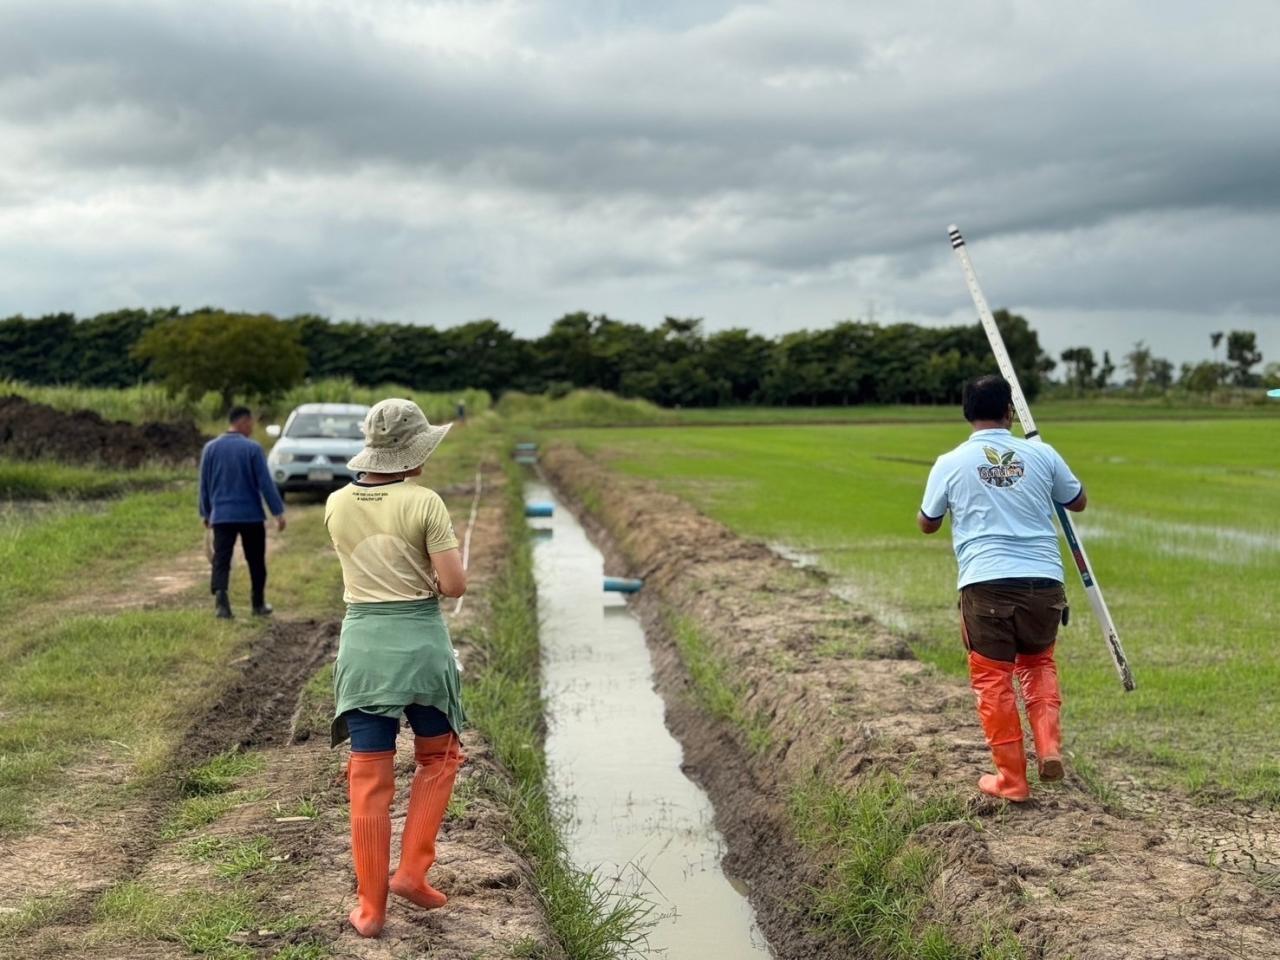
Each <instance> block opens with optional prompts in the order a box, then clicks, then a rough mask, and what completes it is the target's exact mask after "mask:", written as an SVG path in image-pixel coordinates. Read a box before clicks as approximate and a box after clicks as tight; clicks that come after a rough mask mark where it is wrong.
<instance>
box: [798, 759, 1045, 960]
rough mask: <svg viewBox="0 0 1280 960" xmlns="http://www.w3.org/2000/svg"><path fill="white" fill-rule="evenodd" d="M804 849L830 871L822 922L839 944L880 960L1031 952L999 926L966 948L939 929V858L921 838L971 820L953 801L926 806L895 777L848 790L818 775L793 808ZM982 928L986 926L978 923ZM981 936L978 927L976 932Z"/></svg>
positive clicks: (1007, 957)
mask: <svg viewBox="0 0 1280 960" xmlns="http://www.w3.org/2000/svg"><path fill="white" fill-rule="evenodd" d="M787 814H788V818H789V820H790V822H791V824H792V827H793V829H794V830H795V833H796V836H797V838H798V840H799V842H800V844H801V845H802V846H804V847H806V848H807V849H808V850H809V851H810V852H811V854H812V855H814V856H816V857H818V858H819V859H820V860H821V861H822V862H823V863H824V864H825V869H824V873H825V881H824V883H823V884H822V885H821V886H820V887H819V889H817V890H816V891H814V893H815V899H814V907H815V912H816V913H817V915H818V916H819V918H820V920H821V923H822V925H823V927H824V928H825V929H826V930H827V931H828V933H829V934H831V935H834V936H836V937H839V938H841V939H843V940H845V941H846V942H848V943H849V944H850V945H851V946H853V947H856V948H858V950H859V954H858V955H859V956H864V955H869V956H871V957H873V958H876V960H918V958H924V960H1022V958H1023V957H1024V953H1023V950H1022V948H1021V946H1020V945H1019V944H1018V942H1017V940H1016V938H1014V937H1013V935H1012V934H1011V933H1009V932H1008V931H1007V930H1005V929H1004V928H1002V927H999V926H998V925H994V926H991V927H990V928H989V929H988V930H985V931H983V933H982V935H981V937H980V938H970V939H960V938H959V937H958V936H957V934H956V933H955V932H953V931H951V930H949V929H948V928H947V927H945V926H944V925H943V924H942V923H940V922H938V921H937V920H935V919H932V918H931V917H930V916H929V913H928V905H929V902H930V900H931V899H932V895H931V888H932V887H933V884H934V882H935V881H936V880H937V877H938V872H939V866H940V864H939V856H938V854H937V853H936V852H935V851H934V850H933V849H932V848H930V847H929V846H928V845H927V844H923V843H919V842H916V840H915V839H914V838H915V835H916V833H917V831H919V830H920V829H921V828H922V827H925V826H927V825H928V824H932V823H946V822H950V821H956V820H962V819H964V816H965V812H964V804H963V802H962V801H961V800H960V798H959V797H958V796H957V795H955V794H953V793H945V794H938V795H934V796H926V797H919V796H914V795H912V794H911V793H909V792H908V791H907V788H906V787H905V786H904V785H903V782H902V781H901V780H899V779H898V778H896V777H893V776H891V775H888V774H880V775H877V776H874V777H870V778H867V779H865V780H864V781H862V782H861V783H860V784H859V785H858V786H857V787H856V788H854V789H851V790H850V789H842V788H840V787H837V786H835V785H834V784H833V783H832V782H831V781H830V780H827V779H825V778H824V777H822V776H820V775H818V774H814V775H812V776H810V777H809V778H808V779H807V780H805V781H802V782H800V783H798V784H796V785H795V786H794V787H793V788H792V791H791V795H790V797H789V798H788V804H787ZM974 919H975V920H976V919H977V918H974ZM978 927H979V924H978V923H976V922H975V923H973V924H972V925H971V926H970V930H974V929H976V928H978Z"/></svg>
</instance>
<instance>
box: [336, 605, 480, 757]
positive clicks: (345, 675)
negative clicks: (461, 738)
mask: <svg viewBox="0 0 1280 960" xmlns="http://www.w3.org/2000/svg"><path fill="white" fill-rule="evenodd" d="M333 699H334V704H335V706H334V718H333V725H332V727H331V731H330V740H331V744H332V746H335V747H336V746H337V745H338V744H340V743H342V741H344V740H346V739H347V738H348V737H349V736H350V733H349V732H348V731H347V722H346V720H344V719H343V717H342V715H343V714H344V713H346V712H347V711H348V710H356V709H359V710H363V711H365V712H366V713H374V714H379V715H381V716H384V717H398V716H400V714H401V713H402V712H403V711H404V708H405V707H406V706H408V705H409V704H411V703H416V704H419V705H421V706H424V707H435V708H436V709H437V710H439V711H440V712H441V713H443V714H444V715H445V716H446V717H448V718H449V724H450V725H451V726H452V727H453V729H454V731H455V732H457V733H461V732H462V727H463V724H465V723H466V719H467V718H466V714H465V713H464V712H463V710H462V677H461V676H460V675H459V673H458V662H457V660H456V659H455V658H454V655H453V643H452V642H451V641H450V640H449V627H448V626H447V625H446V624H445V622H444V618H443V617H442V616H441V615H440V604H439V603H438V602H437V601H436V600H435V599H434V598H432V599H429V600H404V601H393V602H387V603H351V604H348V605H347V615H346V617H344V618H343V620H342V636H341V639H340V640H339V642H338V662H337V663H336V664H335V665H334V669H333Z"/></svg>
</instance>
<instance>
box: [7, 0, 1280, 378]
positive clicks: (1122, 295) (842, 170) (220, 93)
mask: <svg viewBox="0 0 1280 960" xmlns="http://www.w3.org/2000/svg"><path fill="white" fill-rule="evenodd" d="M1278 51H1280V9H1277V8H1276V7H1275V6H1274V5H1273V4H1268V3H1265V2H1255V3H1244V2H1235V3H1226V4H1220V5H1215V6H1214V7H1213V8H1212V10H1211V11H1208V12H1206V8H1204V7H1203V5H1198V4H1191V3H1181V4H1178V3H1173V4H1163V5H1160V6H1159V7H1158V8H1157V7H1156V6H1154V5H1150V4H1140V3H1132V4H1101V3H1084V4H1079V5H1075V6H1073V7H1072V8H1071V10H1070V11H1064V10H1052V9H1049V8H1048V7H1047V5H1043V4H1034V3H1018V2H988V3H983V2H978V3H973V4H968V5H964V6H963V7H957V6H954V5H951V6H943V5H937V4H932V3H906V4H899V5H895V7H894V9H893V10H892V11H888V10H887V9H886V10H875V9H871V10H855V9H850V6H849V5H845V4H836V3H786V4H783V3H775V4H769V3H761V4H751V5H747V4H679V5H677V4H670V5H653V4H649V5H642V4H630V3H614V4H589V3H572V4H564V3H560V4H557V3H550V2H547V3H532V2H527V3H522V2H499V3H460V2H450V3H440V4H427V3H422V4H418V3H410V2H383V3H373V2H365V3H360V2H354V0H347V2H342V3H338V2H322V0H292V2H282V0H267V2H264V0H255V2H249V0H231V2H223V3H219V4H215V5H210V4H195V3H185V2H183V3H178V2H164V3H160V2H142V3H137V2H132V3H123V2H113V0H80V2H57V0H55V2H48V0H46V2H39V3H37V2H27V0H17V2H13V0H11V2H9V3H7V4H5V5H4V6H3V7H0V137H2V139H3V142H4V144H5V149H4V151H3V154H0V228H3V233H2V234H0V255H2V256H0V281H2V282H3V287H2V289H3V290H4V291H5V293H4V297H3V300H4V302H3V303H0V312H4V313H11V312H18V311H22V312H27V313H34V312H39V311H42V310H49V309H76V310H79V311H82V312H91V311H95V310H99V309H107V308H111V307H115V306H119V305H123V304H125V303H130V304H134V303H146V304H154V303H173V302H177V303H185V304H195V303H203V302H217V303H223V304H227V305H229V306H240V307H245V308H256V309H272V310H277V311H282V312H292V311H296V310H324V311H333V312H337V313H341V314H343V315H363V316H371V315H377V316H385V317H388V318H397V319H415V320H423V321H430V322H435V323H452V322H457V321H461V320H464V319H467V318H469V317H472V316H479V315H485V316H494V317H495V318H497V319H499V320H501V321H503V322H505V323H507V324H508V325H511V326H514V327H516V328H518V329H521V330H524V331H526V332H534V331H536V330H538V329H541V328H542V327H544V326H545V325H546V323H547V322H548V321H549V320H550V319H552V318H553V317H554V316H556V315H557V314H558V313H560V312H563V311H565V310H570V309H577V308H589V309H594V310H602V311H608V312H610V313H612V314H615V315H618V316H623V317H626V318H627V319H633V320H639V321H645V322H651V321H653V320H656V319H658V318H659V317H660V316H661V315H662V314H664V313H678V314H687V315H705V316H706V317H707V318H708V322H709V323H710V324H711V325H713V326H724V325H729V324H743V325H753V326H757V327H759V328H761V329H770V330H777V329H785V328H787V327H795V326H815V325H820V324H823V323H826V322H829V321H830V320H831V319H835V318H837V317H844V316H851V315H859V314H860V313H863V312H865V307H866V305H867V304H868V303H871V302H875V303H877V304H878V305H879V306H880V311H881V315H882V317H883V316H886V315H887V316H896V317H901V318H903V319H918V320H923V321H926V322H928V321H929V320H930V319H937V320H939V321H941V320H943V319H948V318H953V317H955V316H956V315H957V311H959V312H961V313H962V312H963V310H964V308H965V302H964V300H963V290H962V288H961V287H960V286H959V285H958V283H957V281H956V277H955V275H954V268H953V265H952V264H951V263H950V261H949V259H948V257H949V250H948V249H947V247H946V244H945V242H943V228H944V227H945V225H946V224H947V223H949V222H951V221H953V220H954V221H958V222H960V223H961V225H962V226H963V227H965V228H966V230H967V232H968V233H969V234H970V237H971V242H972V243H973V246H974V253H975V258H976V260H977V263H978V266H979V270H980V272H981V273H982V275H983V277H984V280H985V281H986V282H987V284H988V286H989V287H990V288H991V289H989V291H988V294H989V296H990V298H991V299H992V300H993V301H996V302H999V303H1008V304H1010V305H1012V306H1015V307H1017V308H1020V309H1023V310H1025V311H1026V312H1027V313H1028V314H1029V315H1031V317H1032V320H1033V322H1034V321H1035V311H1036V310H1037V309H1039V310H1041V311H1044V312H1045V314H1046V315H1050V314H1052V315H1053V316H1054V317H1062V316H1070V314H1071V311H1079V312H1080V313H1081V315H1082V316H1084V315H1087V316H1091V317H1096V316H1099V315H1101V316H1105V315H1107V314H1108V312H1109V311H1110V312H1111V314H1112V315H1113V316H1114V317H1115V318H1116V323H1115V324H1113V325H1112V329H1110V330H1109V331H1108V332H1109V335H1110V336H1111V338H1112V341H1113V342H1111V343H1110V344H1109V345H1110V346H1112V348H1113V349H1115V348H1118V347H1119V346H1121V345H1127V343H1129V342H1132V341H1133V340H1136V339H1138V338H1139V337H1145V338H1147V339H1148V340H1152V339H1155V333H1156V332H1157V328H1158V327H1159V326H1160V324H1162V323H1167V324H1170V325H1171V326H1170V329H1173V328H1174V327H1176V328H1177V329H1178V330H1181V331H1184V333H1181V334H1179V335H1178V338H1175V340H1176V343H1174V344H1173V345H1172V346H1171V347H1170V348H1169V349H1170V350H1171V352H1175V353H1176V352H1179V351H1181V352H1182V353H1183V354H1186V355H1187V356H1185V357H1181V358H1190V356H1193V355H1196V354H1197V352H1199V353H1203V352H1204V351H1203V350H1202V349H1201V347H1200V345H1199V344H1198V342H1193V341H1195V340H1197V339H1198V332H1199V325H1200V324H1203V325H1204V326H1205V328H1206V329H1208V328H1209V327H1212V326H1213V325H1214V324H1215V323H1217V322H1218V321H1219V318H1223V320H1224V322H1226V318H1230V320H1231V322H1237V323H1238V324H1244V325H1248V326H1251V327H1252V328H1254V329H1258V330H1259V331H1260V333H1261V334H1262V339H1263V348H1264V352H1268V351H1269V359H1274V358H1276V355H1277V354H1280V327H1278V326H1277V321H1276V319H1275V318H1276V304H1277V294H1278V293H1280V283H1278V282H1277V280H1276V279H1275V278H1274V276H1273V274H1275V273H1276V271H1275V270H1274V269H1273V268H1272V267H1271V266H1270V264H1271V261H1272V260H1273V258H1272V257H1270V256H1268V255H1267V242H1268V239H1269V237H1270V236H1272V235H1274V233H1275V230H1276V227H1277V226H1278V225H1280V223H1278V221H1280V216H1278V214H1277V210H1278V208H1280V186H1278V184H1280V179H1278V178H1277V177H1276V175H1275V170H1276V169H1278V167H1277V161H1278V160H1280V52H1278ZM1175 321H1176V322H1175ZM1069 334H1070V331H1069V330H1055V331H1049V332H1046V336H1045V339H1046V340H1047V341H1048V342H1049V343H1050V345H1051V346H1055V345H1056V346H1058V347H1060V346H1063V345H1067V344H1066V342H1065V341H1062V338H1064V337H1066V338H1067V339H1069ZM1193 334H1194V336H1193ZM1060 341H1062V342H1060Z"/></svg>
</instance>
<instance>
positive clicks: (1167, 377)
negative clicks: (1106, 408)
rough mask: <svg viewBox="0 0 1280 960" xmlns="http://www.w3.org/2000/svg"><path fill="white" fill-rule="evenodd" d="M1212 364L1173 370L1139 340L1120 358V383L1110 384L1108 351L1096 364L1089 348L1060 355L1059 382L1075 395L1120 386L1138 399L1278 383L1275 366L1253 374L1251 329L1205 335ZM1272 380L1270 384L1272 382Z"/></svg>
mask: <svg viewBox="0 0 1280 960" xmlns="http://www.w3.org/2000/svg"><path fill="white" fill-rule="evenodd" d="M1224 337H1225V338H1226V348H1227V349H1226V361H1225V362H1224V361H1223V360H1222V359H1220V353H1219V351H1220V349H1221V347H1222V343H1223V338H1224ZM1209 346H1210V349H1211V350H1212V351H1213V359H1212V360H1201V361H1199V362H1198V363H1184V364H1182V366H1181V367H1180V368H1179V369H1177V370H1175V369H1174V366H1173V363H1172V362H1170V361H1169V360H1167V359H1165V358H1163V357H1157V356H1155V355H1154V354H1153V353H1152V352H1151V348H1150V347H1149V346H1148V345H1147V343H1146V341H1145V340H1139V341H1138V342H1137V343H1135V344H1134V345H1133V349H1132V350H1130V351H1129V352H1128V353H1126V354H1125V355H1124V357H1123V363H1124V369H1125V371H1126V372H1127V373H1128V377H1127V378H1126V379H1125V380H1124V381H1123V382H1122V383H1120V384H1113V380H1112V378H1113V376H1114V375H1115V373H1116V366H1115V364H1114V363H1112V361H1111V353H1110V352H1109V351H1106V350H1104V351H1103V352H1102V360H1101V362H1099V361H1098V360H1097V358H1096V357H1095V356H1094V353H1093V350H1092V349H1091V348H1089V347H1071V348H1070V349H1068V350H1064V351H1062V354H1061V359H1062V363H1063V368H1064V378H1063V381H1064V384H1065V385H1066V386H1067V387H1069V388H1070V389H1071V391H1072V392H1073V393H1075V394H1077V395H1080V394H1084V393H1089V392H1091V391H1097V390H1105V389H1107V388H1109V387H1112V386H1113V385H1114V386H1122V387H1124V388H1126V389H1129V390H1132V391H1133V392H1134V393H1137V394H1139V395H1141V394H1147V393H1152V392H1164V391H1166V390H1168V389H1170V388H1171V387H1173V386H1174V385H1175V384H1176V385H1177V386H1179V387H1181V388H1182V389H1184V390H1187V391H1188V392H1191V393H1212V392H1213V391H1214V390H1217V389H1218V388H1219V387H1222V386H1225V385H1230V386H1235V387H1258V386H1262V385H1263V384H1266V385H1267V386H1276V385H1280V364H1276V363H1271V364H1268V365H1267V367H1266V369H1265V370H1263V371H1262V372H1261V373H1259V372H1257V371H1255V370H1254V367H1256V366H1257V365H1258V364H1260V363H1261V362H1262V352H1261V351H1260V350H1259V349H1258V335H1257V333H1255V332H1254V331H1252V330H1232V331H1231V332H1230V333H1227V332H1226V331H1222V330H1219V331H1217V332H1215V333H1211V334H1209ZM1273 381H1274V382H1273Z"/></svg>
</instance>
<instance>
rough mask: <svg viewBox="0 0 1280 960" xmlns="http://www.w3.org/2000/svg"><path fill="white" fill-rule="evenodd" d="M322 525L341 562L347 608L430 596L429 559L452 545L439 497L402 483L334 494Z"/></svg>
mask: <svg viewBox="0 0 1280 960" xmlns="http://www.w3.org/2000/svg"><path fill="white" fill-rule="evenodd" d="M324 525H325V527H326V529H328V531H329V538H330V539H331V540H332V541H333V546H334V549H335V550H337V551H338V559H339V560H341V561H342V580H343V583H344V585H345V587H346V589H345V590H344V592H343V594H342V599H343V600H345V601H346V602H347V603H384V602H387V601H391V600H422V599H425V598H427V597H434V596H436V576H435V571H434V570H433V569H432V566H431V556H430V554H433V553H443V552H444V551H445V550H453V549H455V548H456V547H457V546H458V538H457V537H456V536H455V535H454V532H453V523H452V522H450V520H449V511H448V510H447V509H446V508H445V505H444V501H443V500H441V499H440V495H439V494H438V493H436V492H435V491H434V490H428V489H427V488H426V487H419V486H417V485H416V484H412V483H406V482H405V481H403V480H397V481H393V482H392V483H382V484H375V485H371V486H364V485H362V484H360V483H350V484H347V486H345V487H343V488H342V489H340V490H335V491H334V492H333V493H332V494H330V495H329V499H328V501H327V502H326V503H325V508H324Z"/></svg>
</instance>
